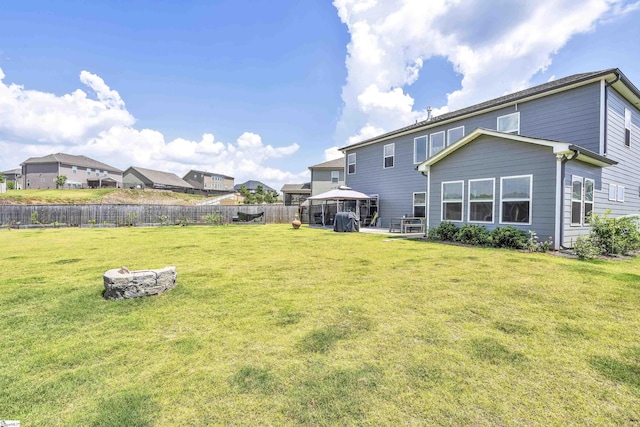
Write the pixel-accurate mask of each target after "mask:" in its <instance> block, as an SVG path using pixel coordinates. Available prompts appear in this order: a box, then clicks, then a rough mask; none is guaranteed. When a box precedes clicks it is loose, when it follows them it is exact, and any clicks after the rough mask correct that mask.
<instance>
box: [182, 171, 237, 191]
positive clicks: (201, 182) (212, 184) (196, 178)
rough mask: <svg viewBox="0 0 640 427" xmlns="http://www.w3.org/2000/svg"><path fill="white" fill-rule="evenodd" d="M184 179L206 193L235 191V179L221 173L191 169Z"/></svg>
mask: <svg viewBox="0 0 640 427" xmlns="http://www.w3.org/2000/svg"><path fill="white" fill-rule="evenodd" d="M182 179H183V180H185V181H187V182H188V183H189V184H191V185H192V186H193V188H197V189H198V190H204V191H205V192H222V191H233V177H231V176H227V175H222V174H219V173H213V172H205V171H198V170H194V169H191V170H190V171H189V172H187V174H186V175H185V176H183V177H182Z"/></svg>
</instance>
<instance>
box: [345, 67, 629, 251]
mask: <svg viewBox="0 0 640 427" xmlns="http://www.w3.org/2000/svg"><path fill="white" fill-rule="evenodd" d="M638 106H640V91H638V89H637V88H636V87H635V86H634V85H633V84H632V83H631V82H630V81H629V80H628V79H627V78H626V76H624V74H622V72H621V71H620V70H618V69H609V70H604V71H598V72H592V73H583V74H576V75H573V76H569V77H565V78H562V79H559V80H556V81H552V82H548V83H545V84H542V85H539V86H535V87H532V88H529V89H526V90H523V91H520V92H516V93H513V94H510V95H506V96H503V97H500V98H496V99H494V100H491V101H487V102H484V103H481V104H477V105H474V106H471V107H467V108H464V109H462V110H458V111H453V112H451V113H446V114H443V115H441V116H438V117H434V118H430V119H428V120H425V121H423V122H419V123H416V124H414V125H411V126H407V127H405V128H402V129H398V130H395V131H392V132H388V133H386V134H383V135H380V136H378V137H376V138H372V139H369V140H366V141H362V142H359V143H356V144H353V145H350V146H347V147H343V148H342V151H343V152H345V154H346V157H347V174H346V182H347V184H348V185H349V186H351V187H353V188H354V189H356V190H358V191H362V192H366V193H377V194H378V195H379V215H380V218H381V221H382V226H383V227H384V226H386V225H388V223H389V219H390V218H391V217H396V216H402V215H406V214H413V215H415V216H424V217H425V218H426V221H427V225H428V226H429V227H434V226H437V225H438V224H440V222H441V221H443V220H447V221H452V222H454V223H456V225H463V224H479V225H483V226H486V227H487V229H493V228H495V227H498V226H507V225H512V226H514V227H516V228H519V229H522V230H524V231H528V230H533V231H535V232H536V233H537V234H538V236H539V238H541V239H546V238H547V237H549V236H551V237H552V238H553V240H554V245H555V247H556V248H559V247H560V246H568V247H570V246H572V245H573V243H574V242H575V240H576V238H577V237H578V236H580V235H583V234H587V233H588V223H587V221H586V220H585V218H586V216H587V214H588V213H589V212H590V211H592V210H593V211H594V212H597V213H604V212H605V211H606V210H607V209H611V211H612V213H613V214H612V215H613V216H621V215H627V214H638V213H640V194H639V193H640V138H639V137H638V131H639V130H640V127H639V125H640V111H639V110H638ZM425 175H426V176H427V179H425Z"/></svg>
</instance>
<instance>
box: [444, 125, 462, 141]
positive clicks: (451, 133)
mask: <svg viewBox="0 0 640 427" xmlns="http://www.w3.org/2000/svg"><path fill="white" fill-rule="evenodd" d="M463 136H464V126H459V127H457V128H453V129H449V130H448V131H447V146H449V145H451V144H453V143H454V142H456V141H457V140H459V139H460V138H462V137H463Z"/></svg>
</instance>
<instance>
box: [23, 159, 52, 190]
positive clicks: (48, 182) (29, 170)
mask: <svg viewBox="0 0 640 427" xmlns="http://www.w3.org/2000/svg"><path fill="white" fill-rule="evenodd" d="M57 176H58V163H32V164H26V165H24V167H23V188H25V189H27V190H46V189H52V188H56V177H57ZM41 179H44V182H42V181H41ZM27 180H28V181H29V185H27Z"/></svg>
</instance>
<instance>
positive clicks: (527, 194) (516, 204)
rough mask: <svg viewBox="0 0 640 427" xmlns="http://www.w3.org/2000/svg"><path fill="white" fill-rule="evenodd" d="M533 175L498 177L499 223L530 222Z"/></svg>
mask: <svg viewBox="0 0 640 427" xmlns="http://www.w3.org/2000/svg"><path fill="white" fill-rule="evenodd" d="M532 192H533V176H532V175H521V176H509V177H502V178H500V223H502V224H531V193H532Z"/></svg>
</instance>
